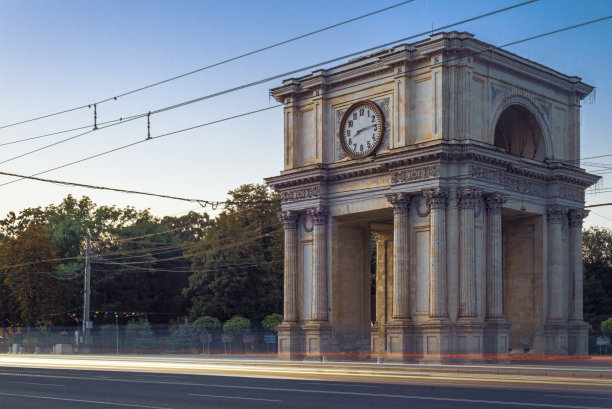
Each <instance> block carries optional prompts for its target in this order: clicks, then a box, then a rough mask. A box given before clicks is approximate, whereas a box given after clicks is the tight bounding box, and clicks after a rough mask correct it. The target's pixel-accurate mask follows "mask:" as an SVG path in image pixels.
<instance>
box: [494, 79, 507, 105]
mask: <svg viewBox="0 0 612 409" xmlns="http://www.w3.org/2000/svg"><path fill="white" fill-rule="evenodd" d="M508 91H510V90H509V89H508V88H506V87H502V86H501V85H497V84H495V83H491V94H492V96H493V98H491V103H495V100H496V99H497V97H498V96H499V94H503V93H505V92H508Z"/></svg>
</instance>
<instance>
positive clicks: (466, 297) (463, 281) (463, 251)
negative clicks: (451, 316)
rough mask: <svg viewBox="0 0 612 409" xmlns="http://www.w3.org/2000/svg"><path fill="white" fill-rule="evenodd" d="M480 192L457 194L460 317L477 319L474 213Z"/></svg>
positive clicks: (462, 189) (469, 189)
mask: <svg viewBox="0 0 612 409" xmlns="http://www.w3.org/2000/svg"><path fill="white" fill-rule="evenodd" d="M479 198H480V192H479V191H477V190H474V189H472V188H469V187H464V188H461V189H459V191H458V192H457V199H458V201H457V202H458V206H459V209H460V210H459V217H460V229H459V242H460V244H459V249H460V253H459V260H460V262H459V277H460V281H459V317H460V318H476V313H477V309H476V299H477V298H476V291H477V289H476V268H475V258H474V257H475V256H474V247H475V241H476V236H475V232H474V227H475V226H474V211H475V209H476V205H477V204H478V200H479Z"/></svg>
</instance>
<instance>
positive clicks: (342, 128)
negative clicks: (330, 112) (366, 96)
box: [338, 100, 385, 159]
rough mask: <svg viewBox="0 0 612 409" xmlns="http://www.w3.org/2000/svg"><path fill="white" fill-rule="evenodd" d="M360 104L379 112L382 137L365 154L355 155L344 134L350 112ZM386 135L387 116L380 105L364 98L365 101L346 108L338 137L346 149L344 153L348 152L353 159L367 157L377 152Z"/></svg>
mask: <svg viewBox="0 0 612 409" xmlns="http://www.w3.org/2000/svg"><path fill="white" fill-rule="evenodd" d="M360 105H366V106H368V107H370V108H371V109H372V110H374V111H375V112H376V113H377V114H378V117H379V118H380V137H379V138H378V141H376V144H374V146H373V147H372V148H370V150H369V151H368V152H367V153H365V154H363V155H355V154H353V153H352V152H351V151H350V150H349V149H348V148H347V147H346V143H345V142H344V137H343V135H344V125H345V124H346V121H347V120H348V117H349V114H351V111H352V110H353V109H354V108H356V107H358V106H360ZM384 136H385V116H384V114H383V113H382V110H381V109H380V108H379V107H378V105H376V104H375V103H374V102H372V101H370V100H363V101H358V102H355V103H354V104H352V105H351V106H350V107H349V108H348V109H347V110H346V112H345V113H344V115H343V116H342V120H341V121H340V128H339V130H338V138H339V139H340V145H341V146H342V150H344V153H346V155H347V156H348V157H349V158H351V159H362V158H366V157H368V156H370V155H372V154H374V153H375V152H376V149H378V147H379V146H380V144H381V142H382V140H383V138H384Z"/></svg>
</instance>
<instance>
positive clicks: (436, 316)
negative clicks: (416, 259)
mask: <svg viewBox="0 0 612 409" xmlns="http://www.w3.org/2000/svg"><path fill="white" fill-rule="evenodd" d="M423 194H424V196H425V198H426V199H427V204H428V206H429V209H430V212H429V217H430V219H429V220H430V227H429V231H430V232H429V234H430V238H429V258H430V267H429V319H428V320H427V321H425V322H423V323H422V324H421V325H420V328H421V329H422V331H423V359H424V360H425V361H436V362H438V361H440V360H444V359H447V358H448V357H449V355H448V354H449V353H450V329H451V327H450V321H449V319H448V294H447V293H448V291H447V289H448V283H447V274H446V273H447V272H446V263H447V259H446V205H447V203H448V191H447V190H446V189H444V188H437V189H431V190H426V191H424V192H423Z"/></svg>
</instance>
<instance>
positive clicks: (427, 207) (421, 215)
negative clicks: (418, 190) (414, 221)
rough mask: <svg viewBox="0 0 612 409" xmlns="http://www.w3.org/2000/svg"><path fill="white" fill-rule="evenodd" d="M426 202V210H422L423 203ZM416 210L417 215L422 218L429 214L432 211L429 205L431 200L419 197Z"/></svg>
mask: <svg viewBox="0 0 612 409" xmlns="http://www.w3.org/2000/svg"><path fill="white" fill-rule="evenodd" d="M423 202H425V211H424V212H423V211H421V204H422V203H423ZM414 210H416V214H417V216H419V217H420V218H421V219H423V218H425V217H427V216H429V213H430V212H431V208H430V207H429V202H428V201H427V200H422V199H421V198H418V199H417V200H416V206H415V209H414Z"/></svg>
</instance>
